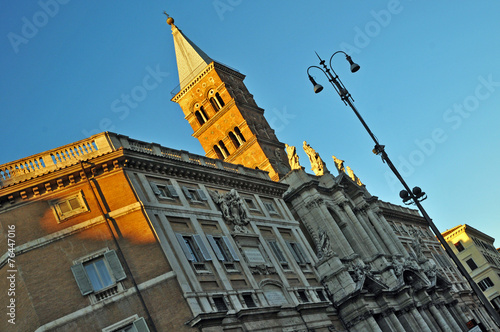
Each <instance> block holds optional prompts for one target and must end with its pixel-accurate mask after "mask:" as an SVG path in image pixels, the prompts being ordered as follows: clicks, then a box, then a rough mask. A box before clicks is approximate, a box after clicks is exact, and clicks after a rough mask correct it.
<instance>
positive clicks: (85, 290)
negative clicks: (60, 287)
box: [71, 263, 94, 295]
mask: <svg viewBox="0 0 500 332" xmlns="http://www.w3.org/2000/svg"><path fill="white" fill-rule="evenodd" d="M71 272H73V276H74V277H75V280H76V283H77V285H78V288H80V292H81V293H82V295H87V294H90V293H92V292H93V291H94V289H93V288H92V284H91V283H90V280H89V277H87V272H85V268H84V267H83V264H82V263H79V264H76V265H73V266H72V267H71Z"/></svg>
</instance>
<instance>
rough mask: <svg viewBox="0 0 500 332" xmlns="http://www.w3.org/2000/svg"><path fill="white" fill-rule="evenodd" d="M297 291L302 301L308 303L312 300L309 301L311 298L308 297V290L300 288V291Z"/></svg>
mask: <svg viewBox="0 0 500 332" xmlns="http://www.w3.org/2000/svg"><path fill="white" fill-rule="evenodd" d="M297 293H298V294H299V298H300V301H301V302H302V303H307V302H310V301H309V298H308V297H307V294H306V291H304V290H299V291H297Z"/></svg>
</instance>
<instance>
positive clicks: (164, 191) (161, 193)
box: [149, 181, 179, 200]
mask: <svg viewBox="0 0 500 332" xmlns="http://www.w3.org/2000/svg"><path fill="white" fill-rule="evenodd" d="M149 185H150V186H151V190H153V193H154V194H155V196H156V197H157V198H159V199H166V200H176V199H177V198H179V193H178V192H177V190H176V189H175V187H174V186H173V185H172V184H164V183H158V182H154V181H150V182H149Z"/></svg>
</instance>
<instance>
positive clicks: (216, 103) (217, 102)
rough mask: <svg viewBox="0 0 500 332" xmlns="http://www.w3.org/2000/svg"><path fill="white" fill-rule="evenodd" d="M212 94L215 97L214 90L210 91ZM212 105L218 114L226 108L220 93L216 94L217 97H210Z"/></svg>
mask: <svg viewBox="0 0 500 332" xmlns="http://www.w3.org/2000/svg"><path fill="white" fill-rule="evenodd" d="M210 94H211V95H213V90H212V91H210ZM209 100H210V104H212V107H213V108H214V110H215V111H216V112H218V111H219V110H220V109H221V108H223V107H224V105H225V104H224V100H222V97H221V96H220V94H219V93H218V92H216V93H215V97H210V98H209Z"/></svg>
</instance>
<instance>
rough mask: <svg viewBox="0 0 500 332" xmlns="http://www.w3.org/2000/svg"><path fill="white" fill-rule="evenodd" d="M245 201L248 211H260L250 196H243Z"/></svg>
mask: <svg viewBox="0 0 500 332" xmlns="http://www.w3.org/2000/svg"><path fill="white" fill-rule="evenodd" d="M245 203H246V205H247V207H248V209H249V210H250V211H255V212H260V209H259V207H258V206H257V204H255V201H254V200H253V198H250V197H248V198H245Z"/></svg>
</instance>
